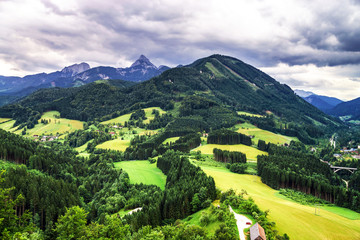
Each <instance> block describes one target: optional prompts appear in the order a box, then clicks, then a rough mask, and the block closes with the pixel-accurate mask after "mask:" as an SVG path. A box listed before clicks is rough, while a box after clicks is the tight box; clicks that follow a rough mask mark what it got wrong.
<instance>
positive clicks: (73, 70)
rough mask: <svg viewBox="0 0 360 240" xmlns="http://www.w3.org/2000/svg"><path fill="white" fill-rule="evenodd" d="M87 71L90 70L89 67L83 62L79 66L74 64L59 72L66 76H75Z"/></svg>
mask: <svg viewBox="0 0 360 240" xmlns="http://www.w3.org/2000/svg"><path fill="white" fill-rule="evenodd" d="M89 69H90V65H89V64H87V63H85V62H82V63H79V64H74V65H71V66H68V67H65V68H64V69H63V70H61V72H62V73H64V74H66V75H71V76H75V75H76V74H78V73H81V72H84V71H86V70H89Z"/></svg>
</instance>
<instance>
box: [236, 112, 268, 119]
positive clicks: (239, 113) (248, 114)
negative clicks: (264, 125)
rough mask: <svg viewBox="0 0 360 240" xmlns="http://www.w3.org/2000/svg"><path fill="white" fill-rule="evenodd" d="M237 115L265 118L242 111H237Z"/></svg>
mask: <svg viewBox="0 0 360 240" xmlns="http://www.w3.org/2000/svg"><path fill="white" fill-rule="evenodd" d="M237 114H238V115H245V116H250V117H259V118H260V117H265V116H263V115H260V114H254V113H248V112H243V111H237Z"/></svg>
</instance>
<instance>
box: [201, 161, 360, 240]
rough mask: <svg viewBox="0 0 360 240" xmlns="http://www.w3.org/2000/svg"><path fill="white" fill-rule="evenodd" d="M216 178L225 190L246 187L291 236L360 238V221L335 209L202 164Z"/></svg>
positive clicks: (305, 237)
mask: <svg viewBox="0 0 360 240" xmlns="http://www.w3.org/2000/svg"><path fill="white" fill-rule="evenodd" d="M202 168H203V169H204V171H205V172H206V173H207V174H208V175H210V176H212V177H213V178H214V179H215V183H216V186H217V187H219V188H220V189H222V190H226V189H230V188H232V189H235V190H237V191H238V192H240V190H241V189H245V190H246V191H247V192H248V193H249V195H250V196H251V197H252V198H253V199H254V200H255V202H256V203H257V204H258V205H259V207H260V208H261V209H262V210H267V209H270V219H272V220H273V221H275V222H276V223H277V227H278V229H279V231H280V233H287V234H288V235H289V236H290V238H291V239H301V240H307V239H309V240H312V239H360V220H350V219H348V218H344V217H342V216H340V215H337V214H335V213H333V212H329V211H325V210H322V211H320V216H316V215H315V214H314V208H313V207H310V206H304V205H301V204H298V203H296V202H293V201H289V200H286V199H282V198H279V197H277V196H276V193H277V191H276V190H273V189H271V188H270V187H268V186H266V185H265V184H263V183H262V182H261V180H260V178H259V177H257V176H252V175H240V174H235V173H231V172H229V171H228V170H226V169H221V168H214V167H202Z"/></svg>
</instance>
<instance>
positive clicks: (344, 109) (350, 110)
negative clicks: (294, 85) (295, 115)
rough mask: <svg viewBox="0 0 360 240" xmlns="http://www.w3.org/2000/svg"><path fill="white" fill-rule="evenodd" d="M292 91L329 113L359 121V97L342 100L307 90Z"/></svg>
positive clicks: (343, 118)
mask: <svg viewBox="0 0 360 240" xmlns="http://www.w3.org/2000/svg"><path fill="white" fill-rule="evenodd" d="M294 92H295V93H296V94H297V95H298V96H300V97H302V98H303V99H304V100H305V101H307V102H308V103H310V104H312V105H313V106H315V107H317V108H318V109H320V110H321V111H323V112H325V113H327V114H329V115H332V116H335V117H340V118H341V119H342V120H343V121H347V122H349V121H350V122H351V121H360V98H356V99H353V100H351V101H347V102H343V101H341V100H340V99H337V98H334V97H327V96H321V95H317V94H315V93H313V92H309V91H304V90H295V91H294Z"/></svg>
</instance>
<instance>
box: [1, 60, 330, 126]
mask: <svg viewBox="0 0 360 240" xmlns="http://www.w3.org/2000/svg"><path fill="white" fill-rule="evenodd" d="M193 95H197V96H199V97H202V98H204V99H208V100H209V101H213V102H215V103H216V104H218V105H219V106H221V107H226V108H228V109H231V110H232V111H233V110H247V111H252V112H256V113H265V112H267V111H270V112H272V113H274V114H275V115H276V116H278V117H280V118H282V119H284V120H287V121H294V122H301V123H304V122H306V123H313V122H314V121H316V122H318V123H321V124H324V125H329V124H332V123H333V120H331V118H329V117H328V116H327V115H325V114H324V113H322V112H321V111H320V110H318V109H316V108H315V107H313V106H312V105H310V104H309V103H307V102H305V101H304V100H303V99H301V98H300V97H298V96H297V95H295V94H294V92H293V91H292V90H291V89H290V88H289V87H288V86H286V85H283V84H280V83H278V82H277V81H276V80H274V79H273V78H271V77H270V76H268V75H266V74H265V73H263V72H261V71H260V70H258V69H256V68H254V67H252V66H250V65H248V64H245V63H243V62H242V61H240V60H237V59H235V58H231V57H226V56H221V55H213V56H210V57H207V58H203V59H200V60H197V61H195V62H194V63H192V64H190V65H188V66H185V67H180V68H174V69H170V70H167V71H165V72H163V73H162V74H161V75H159V76H157V77H154V78H152V79H150V80H148V81H145V82H142V83H140V84H137V85H135V86H129V87H128V85H126V84H125V83H124V85H120V87H119V84H117V85H115V84H114V83H113V82H109V81H98V82H95V83H92V84H88V85H85V86H83V87H79V88H77V89H46V90H39V91H37V92H36V93H34V94H32V95H30V96H28V97H27V98H24V99H23V100H21V101H19V102H18V103H17V104H16V105H8V106H5V107H3V108H0V116H1V117H16V116H15V114H14V113H17V114H18V113H19V111H18V109H19V107H20V108H28V109H27V111H23V112H24V113H25V112H27V113H28V114H31V112H32V111H37V112H40V113H41V112H44V111H47V110H57V111H59V112H60V113H61V116H62V117H66V118H72V119H79V120H85V121H86V120H94V119H95V118H101V117H103V116H106V115H114V114H115V115H116V114H119V113H120V112H121V111H124V110H127V111H130V110H134V109H138V108H140V107H150V106H158V107H162V108H168V109H170V108H172V107H173V105H174V103H175V102H179V101H183V99H186V98H185V97H186V96H193ZM20 115H21V114H20Z"/></svg>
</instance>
